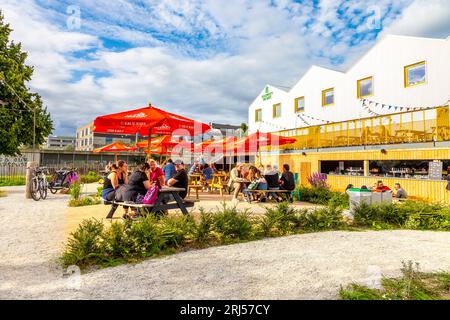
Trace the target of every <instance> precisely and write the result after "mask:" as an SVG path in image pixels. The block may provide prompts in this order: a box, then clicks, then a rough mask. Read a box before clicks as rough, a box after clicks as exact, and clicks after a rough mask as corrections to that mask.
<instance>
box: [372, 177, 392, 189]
mask: <svg viewBox="0 0 450 320" xmlns="http://www.w3.org/2000/svg"><path fill="white" fill-rule="evenodd" d="M390 190H391V188H389V187H388V186H385V185H384V184H383V181H381V180H380V181H378V182H377V188H376V189H375V191H376V192H384V191H390Z"/></svg>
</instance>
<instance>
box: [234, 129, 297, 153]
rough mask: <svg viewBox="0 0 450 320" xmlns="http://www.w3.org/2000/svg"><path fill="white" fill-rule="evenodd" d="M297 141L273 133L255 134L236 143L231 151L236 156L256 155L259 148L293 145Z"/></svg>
mask: <svg viewBox="0 0 450 320" xmlns="http://www.w3.org/2000/svg"><path fill="white" fill-rule="evenodd" d="M296 141H297V139H295V138H288V137H283V136H279V135H276V134H273V133H265V132H259V131H257V132H255V133H252V134H250V135H248V136H247V137H245V138H241V139H239V140H238V141H236V143H235V145H234V147H233V151H234V152H235V153H236V154H251V153H257V152H258V150H259V148H261V147H277V146H281V145H285V144H290V143H295V142H296Z"/></svg>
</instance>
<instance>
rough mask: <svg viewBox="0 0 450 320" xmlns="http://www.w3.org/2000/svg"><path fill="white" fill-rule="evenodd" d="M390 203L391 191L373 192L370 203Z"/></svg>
mask: <svg viewBox="0 0 450 320" xmlns="http://www.w3.org/2000/svg"><path fill="white" fill-rule="evenodd" d="M382 202H386V203H392V191H390V190H389V191H384V192H373V193H372V203H382Z"/></svg>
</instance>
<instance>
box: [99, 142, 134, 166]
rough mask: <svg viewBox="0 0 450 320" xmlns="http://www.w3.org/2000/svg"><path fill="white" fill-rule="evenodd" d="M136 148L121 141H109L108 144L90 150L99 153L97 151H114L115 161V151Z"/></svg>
mask: <svg viewBox="0 0 450 320" xmlns="http://www.w3.org/2000/svg"><path fill="white" fill-rule="evenodd" d="M136 149H137V148H135V147H130V146H127V145H125V144H123V143H120V142H113V143H110V144H108V145H106V146H103V147H100V148H97V149H94V150H92V152H95V153H99V152H114V153H115V160H116V162H117V153H118V152H125V151H135V150H136Z"/></svg>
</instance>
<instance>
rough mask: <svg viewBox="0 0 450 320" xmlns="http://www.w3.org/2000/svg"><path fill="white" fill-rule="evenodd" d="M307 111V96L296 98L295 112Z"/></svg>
mask: <svg viewBox="0 0 450 320" xmlns="http://www.w3.org/2000/svg"><path fill="white" fill-rule="evenodd" d="M303 111H305V97H300V98H296V99H295V113H299V112H303Z"/></svg>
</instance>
